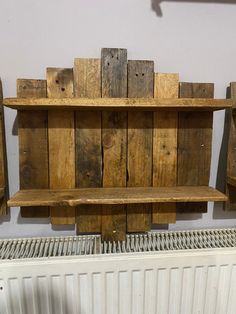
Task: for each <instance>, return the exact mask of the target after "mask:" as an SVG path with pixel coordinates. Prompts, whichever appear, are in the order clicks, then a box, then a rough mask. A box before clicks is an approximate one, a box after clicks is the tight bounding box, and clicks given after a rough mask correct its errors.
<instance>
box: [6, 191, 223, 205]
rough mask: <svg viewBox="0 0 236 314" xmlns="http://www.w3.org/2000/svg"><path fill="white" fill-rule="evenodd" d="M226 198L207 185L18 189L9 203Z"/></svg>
mask: <svg viewBox="0 0 236 314" xmlns="http://www.w3.org/2000/svg"><path fill="white" fill-rule="evenodd" d="M227 200H228V197H227V196H226V195H225V194H223V193H221V192H219V191H218V190H216V189H214V188H212V187H208V186H194V187H192V186H178V187H158V188H152V187H149V188H143V187H140V188H88V189H85V188H81V189H67V190H46V189H45V190H21V191H18V192H17V193H16V194H15V195H14V196H13V197H12V198H11V199H10V200H9V201H8V206H9V207H16V206H77V205H81V204H94V205H96V204H136V203H165V202H208V201H215V202H225V201H227Z"/></svg>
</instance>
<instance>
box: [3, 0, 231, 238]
mask: <svg viewBox="0 0 236 314" xmlns="http://www.w3.org/2000/svg"><path fill="white" fill-rule="evenodd" d="M152 2H153V3H151V0H119V1H117V0H116V1H115V0H86V1H85V0H50V1H48V0H41V1H38V0H21V1H19V0H1V1H0V4H1V6H0V43H1V46H0V76H1V77H2V81H3V90H4V96H5V97H9V96H15V93H16V79H17V78H45V68H46V67H48V66H59V67H72V65H73V59H74V57H79V56H80V57H99V56H100V49H101V48H102V47H123V48H127V49H128V57H129V58H130V59H151V60H154V61H155V67H156V71H157V70H158V71H160V72H179V73H180V79H181V81H191V82H214V83H215V96H216V97H222V98H223V97H225V90H226V86H227V84H228V83H229V82H230V81H233V80H236V31H235V29H236V18H235V17H236V1H235V4H234V1H222V3H220V2H221V1H219V0H217V1H210V0H209V1H204V0H202V1H201V2H198V1H197V0H196V1H182V2H180V1H176V0H175V1H174V0H173V1H162V2H161V4H160V7H161V10H162V16H160V15H161V14H160V12H159V11H158V10H159V9H158V10H156V12H155V11H154V10H153V8H155V7H157V3H156V0H153V1H152ZM226 2H231V4H229V3H228V4H226ZM5 114H6V133H7V151H8V163H9V178H10V192H11V194H13V193H14V192H16V191H17V190H18V186H19V180H18V146H17V145H18V143H17V136H15V135H12V133H13V131H12V129H13V125H14V121H15V117H16V112H15V111H13V110H10V109H6V110H5ZM223 125H224V112H223V111H222V112H217V113H215V115H214V127H215V129H214V139H213V141H214V143H213V157H212V169H211V170H212V171H211V184H212V185H215V184H216V178H217V175H218V174H217V173H218V160H219V155H220V150H221V152H222V154H221V155H222V156H223V157H224V155H225V149H224V146H222V145H223V144H224V143H222V136H223ZM222 165H223V164H222ZM221 169H223V168H221ZM222 179H223V178H221V180H219V181H221V182H220V183H221V184H222ZM235 224H236V212H235V213H233V212H232V213H229V212H223V211H222V205H221V204H219V205H215V206H214V208H213V204H210V206H209V210H208V213H207V214H204V215H179V217H178V222H177V223H176V224H175V225H170V226H169V228H170V229H187V228H202V227H224V226H227V227H231V226H235ZM59 234H60V235H61V234H75V229H74V228H71V227H69V228H68V227H60V228H56V227H54V228H52V226H51V225H50V224H49V221H48V220H47V219H44V220H42V219H41V220H34V221H32V220H30V219H22V218H21V217H20V215H19V210H18V209H16V208H12V209H11V215H10V216H8V217H5V218H0V237H2V238H3V237H19V236H33V235H34V236H38V235H44V236H45V235H59Z"/></svg>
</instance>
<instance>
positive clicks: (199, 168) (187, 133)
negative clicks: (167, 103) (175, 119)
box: [177, 83, 214, 213]
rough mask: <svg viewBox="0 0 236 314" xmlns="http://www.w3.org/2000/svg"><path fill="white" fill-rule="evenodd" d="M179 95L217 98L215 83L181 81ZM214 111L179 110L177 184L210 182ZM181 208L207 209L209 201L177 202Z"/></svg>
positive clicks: (191, 184) (188, 209)
mask: <svg viewBox="0 0 236 314" xmlns="http://www.w3.org/2000/svg"><path fill="white" fill-rule="evenodd" d="M179 93H180V95H179V96H180V98H214V84H211V83H180V89H179ZM212 125H213V113H212V112H208V111H206V112H203V111H198V112H179V129H178V185H181V186H182V185H190V186H196V185H208V184H209V178H210V166H211V149H212ZM177 209H178V212H185V213H186V212H201V213H202V212H203V213H204V212H206V211H207V203H198V204H196V203H194V204H191V203H186V204H184V203H183V204H178V206H177Z"/></svg>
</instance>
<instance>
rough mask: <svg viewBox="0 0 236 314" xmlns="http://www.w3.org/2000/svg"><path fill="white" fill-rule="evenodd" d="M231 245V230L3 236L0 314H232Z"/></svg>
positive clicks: (234, 267)
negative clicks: (121, 237)
mask: <svg viewBox="0 0 236 314" xmlns="http://www.w3.org/2000/svg"><path fill="white" fill-rule="evenodd" d="M235 246H236V229H224V230H202V231H189V232H187V231H186V232H165V233H153V234H149V235H145V236H144V235H139V236H128V237H127V240H126V241H124V242H121V243H101V242H100V238H99V237H98V236H94V237H92V236H90V237H89V236H88V237H64V238H44V239H43V238H41V239H16V240H2V241H0V258H1V261H0V313H1V314H36V313H37V314H41V313H42V314H49V313H50V314H54V313H55V314H62V313H63V314H64V313H65V314H73V313H79V314H91V313H96V314H98V313H100V314H105V313H106V314H112V313H114V314H118V313H119V314H121V313H124V314H129V313H132V314H141V313H142V314H143V313H145V314H152V313H156V314H175V313H178V314H191V313H196V314H197V313H198V314H200V313H205V314H211V313H217V314H229V313H230V314H235V313H236V249H235ZM188 247H189V249H188ZM142 251H143V252H142ZM112 252H113V253H112ZM117 252H118V253H117ZM122 252H123V253H122ZM127 252H128V253H127Z"/></svg>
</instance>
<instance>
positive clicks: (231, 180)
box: [226, 176, 236, 187]
mask: <svg viewBox="0 0 236 314" xmlns="http://www.w3.org/2000/svg"><path fill="white" fill-rule="evenodd" d="M226 182H227V183H228V184H229V185H232V186H235V187H236V177H232V176H227V179H226Z"/></svg>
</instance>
